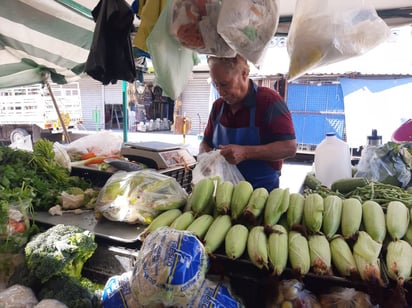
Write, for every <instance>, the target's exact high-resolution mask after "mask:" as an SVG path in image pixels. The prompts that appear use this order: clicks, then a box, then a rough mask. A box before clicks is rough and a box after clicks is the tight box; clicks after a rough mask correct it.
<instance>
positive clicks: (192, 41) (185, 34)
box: [170, 0, 236, 57]
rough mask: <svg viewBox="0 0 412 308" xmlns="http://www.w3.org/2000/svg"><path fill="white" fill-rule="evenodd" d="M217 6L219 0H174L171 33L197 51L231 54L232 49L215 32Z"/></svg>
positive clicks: (183, 43) (216, 54)
mask: <svg viewBox="0 0 412 308" xmlns="http://www.w3.org/2000/svg"><path fill="white" fill-rule="evenodd" d="M220 6H221V4H220V1H218V0H201V1H199V0H173V2H172V4H171V9H172V14H171V18H170V19H171V20H170V33H171V35H172V36H173V37H175V38H176V39H177V40H178V41H179V43H180V44H182V46H185V47H186V48H189V49H192V50H195V51H197V52H199V53H202V54H213V55H215V56H218V57H234V56H235V55H236V53H235V51H234V50H232V49H231V48H230V47H229V45H228V44H227V43H226V42H225V41H224V39H223V38H222V37H221V36H220V35H219V33H218V32H217V20H218V17H219V13H220Z"/></svg>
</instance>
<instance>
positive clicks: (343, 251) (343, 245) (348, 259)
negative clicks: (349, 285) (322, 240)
mask: <svg viewBox="0 0 412 308" xmlns="http://www.w3.org/2000/svg"><path fill="white" fill-rule="evenodd" d="M329 245H330V252H331V257H332V263H333V265H334V266H335V268H336V269H337V271H338V272H339V274H340V275H342V276H344V277H351V276H353V275H355V274H357V273H358V268H357V266H356V262H355V258H354V257H353V253H352V251H351V249H350V247H349V245H348V243H347V242H346V241H345V239H344V238H343V237H342V236H340V235H338V236H335V237H333V238H332V239H331V241H330V244H329Z"/></svg>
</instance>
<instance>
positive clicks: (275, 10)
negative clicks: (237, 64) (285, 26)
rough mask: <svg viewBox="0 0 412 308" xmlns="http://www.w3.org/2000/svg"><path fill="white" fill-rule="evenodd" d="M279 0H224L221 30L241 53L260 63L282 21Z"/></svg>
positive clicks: (219, 22)
mask: <svg viewBox="0 0 412 308" xmlns="http://www.w3.org/2000/svg"><path fill="white" fill-rule="evenodd" d="M279 14H280V13H279V0H259V1H252V0H244V1H223V3H222V7H221V9H220V14H219V19H218V22H217V32H218V33H219V34H220V35H221V36H222V38H223V39H224V40H225V41H226V43H227V44H228V45H229V46H230V47H231V48H232V49H233V50H235V51H236V52H237V53H239V54H241V55H242V56H243V57H245V58H246V59H247V60H249V61H250V62H252V63H253V64H259V62H260V60H261V58H262V56H263V55H264V51H265V49H266V47H267V45H268V44H269V42H270V40H271V39H272V38H273V36H274V35H275V33H276V30H277V27H278V23H279Z"/></svg>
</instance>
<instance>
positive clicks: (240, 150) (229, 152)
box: [219, 144, 247, 165]
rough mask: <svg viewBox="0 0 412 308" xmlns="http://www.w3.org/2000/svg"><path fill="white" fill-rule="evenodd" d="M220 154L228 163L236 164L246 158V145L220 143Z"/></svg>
mask: <svg viewBox="0 0 412 308" xmlns="http://www.w3.org/2000/svg"><path fill="white" fill-rule="evenodd" d="M219 149H220V154H221V155H222V156H223V157H224V158H225V159H226V160H227V162H229V163H230V164H234V165H237V164H238V163H240V162H241V161H243V160H245V159H247V156H246V147H245V146H241V145H236V144H228V145H220V146H219Z"/></svg>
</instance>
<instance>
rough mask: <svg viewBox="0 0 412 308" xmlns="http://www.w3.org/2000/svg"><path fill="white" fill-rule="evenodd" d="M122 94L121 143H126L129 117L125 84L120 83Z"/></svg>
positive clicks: (124, 82) (123, 82)
mask: <svg viewBox="0 0 412 308" xmlns="http://www.w3.org/2000/svg"><path fill="white" fill-rule="evenodd" d="M122 93H123V142H127V131H128V129H129V117H128V106H127V105H128V102H127V83H126V81H124V80H123V81H122Z"/></svg>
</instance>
